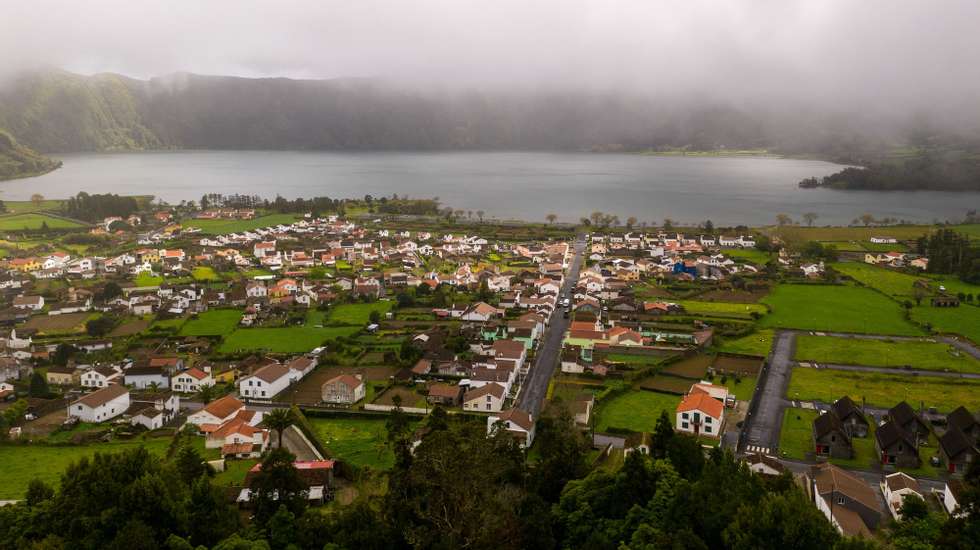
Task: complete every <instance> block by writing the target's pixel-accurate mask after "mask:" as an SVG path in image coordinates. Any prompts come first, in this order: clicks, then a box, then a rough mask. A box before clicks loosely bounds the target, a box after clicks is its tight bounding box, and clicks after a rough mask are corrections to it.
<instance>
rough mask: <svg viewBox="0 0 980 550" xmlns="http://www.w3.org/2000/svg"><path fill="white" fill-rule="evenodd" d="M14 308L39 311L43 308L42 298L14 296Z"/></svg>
mask: <svg viewBox="0 0 980 550" xmlns="http://www.w3.org/2000/svg"><path fill="white" fill-rule="evenodd" d="M14 307H15V308H17V309H29V310H31V311H40V310H42V309H43V308H44V296H16V297H15V298H14Z"/></svg>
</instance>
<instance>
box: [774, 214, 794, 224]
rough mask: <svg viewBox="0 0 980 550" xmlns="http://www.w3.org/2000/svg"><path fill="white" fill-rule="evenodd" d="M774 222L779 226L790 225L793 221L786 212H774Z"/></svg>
mask: <svg viewBox="0 0 980 550" xmlns="http://www.w3.org/2000/svg"><path fill="white" fill-rule="evenodd" d="M776 223H777V224H779V225H780V226H783V225H790V224H791V223H793V218H791V217H789V215H787V214H776Z"/></svg>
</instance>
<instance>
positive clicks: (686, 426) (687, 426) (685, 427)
mask: <svg viewBox="0 0 980 550" xmlns="http://www.w3.org/2000/svg"><path fill="white" fill-rule="evenodd" d="M681 428H683V429H685V430H687V429H690V426H689V425H688V423H687V422H683V423H681Z"/></svg>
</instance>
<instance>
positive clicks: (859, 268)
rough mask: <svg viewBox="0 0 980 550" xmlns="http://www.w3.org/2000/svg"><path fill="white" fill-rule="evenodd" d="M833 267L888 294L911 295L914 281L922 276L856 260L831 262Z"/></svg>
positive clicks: (897, 295)
mask: <svg viewBox="0 0 980 550" xmlns="http://www.w3.org/2000/svg"><path fill="white" fill-rule="evenodd" d="M833 267H834V269H836V270H837V271H839V272H841V273H843V274H844V275H847V276H848V277H850V278H852V279H854V280H855V281H859V282H860V283H861V284H863V285H865V286H869V287H871V288H874V289H876V290H880V291H881V292H884V293H885V294H888V295H889V296H896V297H909V296H912V288H913V285H914V284H915V282H916V281H918V280H920V279H922V278H923V277H915V276H914V275H909V274H907V273H902V272H900V271H894V270H891V269H886V268H883V267H877V266H873V265H871V264H865V263H857V262H842V263H836V264H833Z"/></svg>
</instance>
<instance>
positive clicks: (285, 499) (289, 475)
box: [251, 447, 308, 525]
mask: <svg viewBox="0 0 980 550" xmlns="http://www.w3.org/2000/svg"><path fill="white" fill-rule="evenodd" d="M294 460H296V457H295V456H293V454H292V453H290V452H289V451H287V450H286V449H283V448H281V447H280V448H277V449H273V450H271V451H269V453H268V454H267V455H266V456H265V458H264V459H263V460H262V465H261V466H260V468H259V471H258V472H256V473H255V476H254V478H253V481H252V486H251V489H252V495H253V499H252V502H253V503H254V506H255V518H256V520H257V521H258V523H259V524H260V525H264V524H265V523H266V522H267V521H268V520H269V518H271V517H272V515H273V514H275V513H276V511H278V510H279V507H280V506H285V507H286V508H287V509H288V510H289V511H290V512H292V513H293V514H294V515H302V514H303V511H304V510H305V509H306V504H307V493H308V489H307V486H306V483H305V482H304V481H303V479H302V478H301V477H300V475H299V471H298V470H296V467H295V466H294V465H293V461H294Z"/></svg>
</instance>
